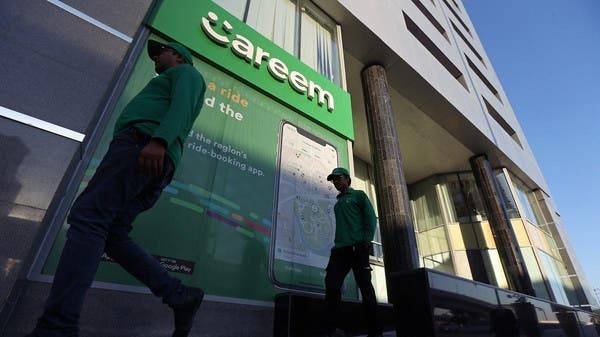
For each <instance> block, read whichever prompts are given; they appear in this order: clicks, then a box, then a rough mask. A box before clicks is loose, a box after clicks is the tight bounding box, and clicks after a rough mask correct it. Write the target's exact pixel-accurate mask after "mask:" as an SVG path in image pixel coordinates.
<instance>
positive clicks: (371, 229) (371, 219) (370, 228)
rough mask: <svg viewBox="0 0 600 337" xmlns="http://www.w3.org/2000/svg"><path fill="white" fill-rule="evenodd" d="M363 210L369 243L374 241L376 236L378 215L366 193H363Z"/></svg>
mask: <svg viewBox="0 0 600 337" xmlns="http://www.w3.org/2000/svg"><path fill="white" fill-rule="evenodd" d="M362 196H363V198H362V199H363V200H362V209H363V217H364V219H363V222H364V224H365V226H366V234H367V238H368V240H369V241H373V237H374V236H375V229H376V228H377V215H376V214H375V210H374V209H373V205H372V204H371V201H370V200H369V197H367V194H366V193H365V192H362Z"/></svg>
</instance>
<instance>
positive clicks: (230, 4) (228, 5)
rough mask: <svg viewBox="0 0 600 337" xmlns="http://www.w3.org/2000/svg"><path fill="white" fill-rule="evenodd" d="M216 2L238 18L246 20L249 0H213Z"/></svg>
mask: <svg viewBox="0 0 600 337" xmlns="http://www.w3.org/2000/svg"><path fill="white" fill-rule="evenodd" d="M213 1H214V3H216V4H217V5H219V6H221V7H223V8H224V9H225V10H227V11H228V12H229V13H231V14H233V15H235V16H236V17H237V18H238V19H240V20H242V21H243V20H244V14H245V12H246V4H247V3H248V2H247V0H213Z"/></svg>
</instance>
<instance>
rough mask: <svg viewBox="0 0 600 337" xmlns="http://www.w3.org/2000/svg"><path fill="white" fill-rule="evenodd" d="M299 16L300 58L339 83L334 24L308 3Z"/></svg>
mask: <svg viewBox="0 0 600 337" xmlns="http://www.w3.org/2000/svg"><path fill="white" fill-rule="evenodd" d="M300 18H301V20H300V60H302V62H304V63H306V64H308V65H309V66H310V67H312V68H313V69H314V70H316V71H318V72H319V73H321V74H322V75H323V76H325V77H327V78H328V79H329V80H330V81H332V82H335V83H338V84H339V83H341V81H340V79H339V78H338V77H339V76H338V74H339V73H340V71H339V58H338V57H337V55H338V52H337V50H338V49H337V48H338V47H337V43H336V38H335V37H336V34H335V24H334V23H333V22H332V21H331V19H329V18H328V17H326V16H325V15H323V14H322V13H320V11H319V10H317V9H316V8H314V7H313V6H308V3H305V4H304V5H303V6H302V7H301V16H300Z"/></svg>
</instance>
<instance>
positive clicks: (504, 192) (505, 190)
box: [496, 171, 521, 219]
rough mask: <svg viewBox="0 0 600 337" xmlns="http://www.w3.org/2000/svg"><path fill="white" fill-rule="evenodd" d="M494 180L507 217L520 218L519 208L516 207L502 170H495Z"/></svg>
mask: <svg viewBox="0 0 600 337" xmlns="http://www.w3.org/2000/svg"><path fill="white" fill-rule="evenodd" d="M496 182H497V183H498V189H499V190H500V196H501V198H502V202H503V203H504V209H506V213H507V214H508V217H509V218H511V219H517V218H520V217H521V215H520V214H519V209H518V207H517V203H516V202H515V199H514V198H513V196H512V193H511V191H510V186H509V185H508V181H507V180H506V176H505V175H504V172H502V171H497V172H496Z"/></svg>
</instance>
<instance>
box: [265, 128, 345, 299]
mask: <svg viewBox="0 0 600 337" xmlns="http://www.w3.org/2000/svg"><path fill="white" fill-rule="evenodd" d="M337 166H338V153H337V150H336V148H335V147H334V146H333V145H331V144H330V143H329V142H327V141H326V140H324V139H323V138H321V137H319V136H317V135H315V134H313V133H311V132H309V131H307V130H304V129H302V128H299V127H297V126H295V125H293V124H291V123H289V122H283V123H282V126H281V132H280V143H279V156H278V170H277V171H278V174H277V175H276V179H277V182H276V184H275V185H276V193H275V195H276V198H275V201H274V204H275V205H274V206H275V207H274V209H275V212H274V221H273V224H274V225H273V231H272V239H271V261H270V262H271V263H270V264H269V267H270V268H269V269H270V277H271V280H272V281H273V283H274V284H275V285H277V286H278V287H280V288H284V289H296V290H305V291H311V292H322V291H324V284H323V280H324V275H325V267H326V266H327V262H328V261H329V254H330V249H331V247H332V246H333V239H334V236H335V216H334V213H333V206H334V204H335V201H336V198H335V197H336V195H337V191H336V190H335V188H334V187H333V185H332V184H331V183H330V182H328V181H327V175H328V174H329V173H330V172H331V170H333V169H334V168H335V167H337Z"/></svg>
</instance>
